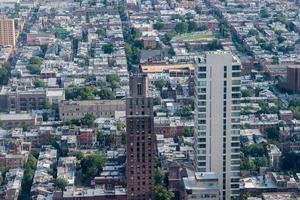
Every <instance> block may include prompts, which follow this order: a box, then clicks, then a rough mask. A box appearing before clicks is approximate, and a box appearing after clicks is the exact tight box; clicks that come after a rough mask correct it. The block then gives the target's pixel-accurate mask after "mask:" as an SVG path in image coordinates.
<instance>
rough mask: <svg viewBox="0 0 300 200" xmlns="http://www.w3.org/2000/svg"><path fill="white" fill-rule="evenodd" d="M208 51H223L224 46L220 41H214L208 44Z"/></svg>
mask: <svg viewBox="0 0 300 200" xmlns="http://www.w3.org/2000/svg"><path fill="white" fill-rule="evenodd" d="M207 49H208V50H209V51H214V50H218V49H223V46H222V44H221V42H220V41H219V40H213V41H212V42H211V43H208V44H207Z"/></svg>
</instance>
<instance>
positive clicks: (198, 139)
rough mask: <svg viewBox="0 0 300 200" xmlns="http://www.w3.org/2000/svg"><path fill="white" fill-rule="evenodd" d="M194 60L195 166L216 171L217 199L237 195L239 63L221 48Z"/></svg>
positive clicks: (232, 197)
mask: <svg viewBox="0 0 300 200" xmlns="http://www.w3.org/2000/svg"><path fill="white" fill-rule="evenodd" d="M196 62H197V68H196V76H195V84H196V85H195V88H196V102H195V104H196V109H197V110H196V112H195V150H196V151H195V167H196V169H197V171H199V172H214V173H216V175H217V178H218V181H219V184H218V185H219V190H220V199H224V200H230V199H238V198H239V178H240V96H241V93H240V86H241V78H240V74H241V64H240V61H239V60H238V59H237V58H235V57H234V56H232V54H231V53H228V52H224V51H214V52H207V53H206V54H205V55H204V57H198V58H197V60H196Z"/></svg>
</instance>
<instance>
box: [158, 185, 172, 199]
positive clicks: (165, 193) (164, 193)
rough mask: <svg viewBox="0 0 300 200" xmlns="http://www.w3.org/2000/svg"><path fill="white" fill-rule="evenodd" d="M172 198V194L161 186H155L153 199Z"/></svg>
mask: <svg viewBox="0 0 300 200" xmlns="http://www.w3.org/2000/svg"><path fill="white" fill-rule="evenodd" d="M173 197H174V193H173V192H170V191H168V190H167V188H166V187H164V186H162V185H157V186H155V199H156V200H171V199H172V198H173Z"/></svg>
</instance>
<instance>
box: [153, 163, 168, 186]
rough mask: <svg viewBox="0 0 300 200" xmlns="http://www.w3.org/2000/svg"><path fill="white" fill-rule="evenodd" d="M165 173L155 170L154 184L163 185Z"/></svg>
mask: <svg viewBox="0 0 300 200" xmlns="http://www.w3.org/2000/svg"><path fill="white" fill-rule="evenodd" d="M165 176H166V173H165V172H164V170H163V169H162V168H160V167H158V168H156V169H155V177H154V178H155V184H156V185H164V179H165Z"/></svg>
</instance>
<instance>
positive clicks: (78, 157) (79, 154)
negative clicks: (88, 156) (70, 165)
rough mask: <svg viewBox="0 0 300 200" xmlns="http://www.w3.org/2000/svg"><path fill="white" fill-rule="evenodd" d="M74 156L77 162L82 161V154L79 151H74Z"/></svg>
mask: <svg viewBox="0 0 300 200" xmlns="http://www.w3.org/2000/svg"><path fill="white" fill-rule="evenodd" d="M75 156H76V158H77V160H82V159H83V158H84V154H83V153H82V152H81V151H76V152H75Z"/></svg>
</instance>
